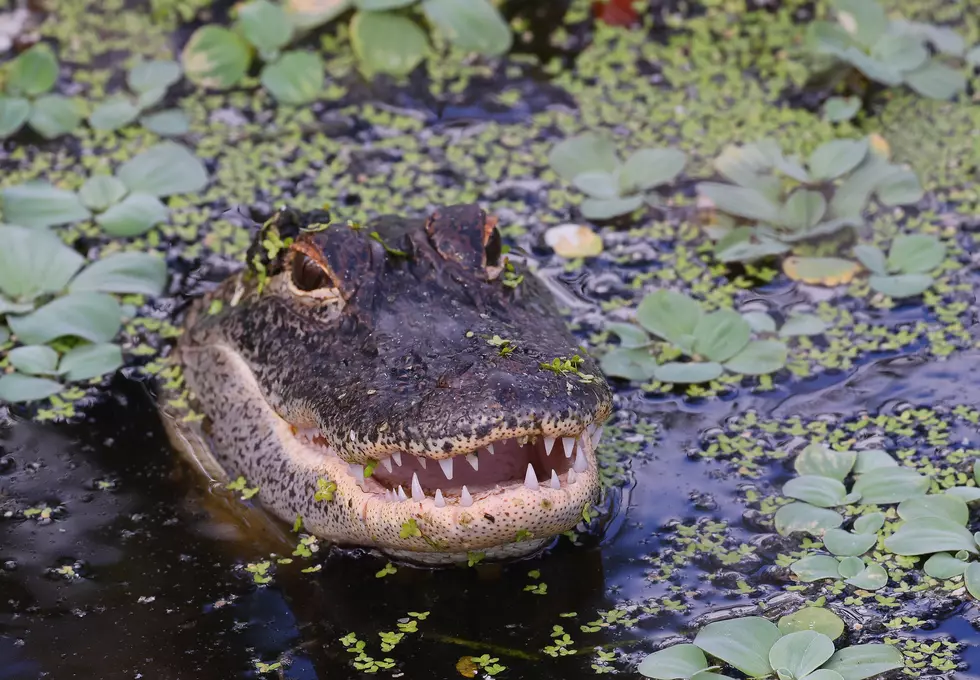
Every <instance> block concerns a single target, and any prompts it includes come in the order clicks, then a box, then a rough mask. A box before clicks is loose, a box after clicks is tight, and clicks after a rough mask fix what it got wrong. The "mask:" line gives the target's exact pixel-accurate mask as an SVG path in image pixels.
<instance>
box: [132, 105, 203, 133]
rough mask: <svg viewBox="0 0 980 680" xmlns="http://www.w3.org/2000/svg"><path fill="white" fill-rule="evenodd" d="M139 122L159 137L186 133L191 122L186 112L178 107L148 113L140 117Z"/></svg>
mask: <svg viewBox="0 0 980 680" xmlns="http://www.w3.org/2000/svg"><path fill="white" fill-rule="evenodd" d="M140 124H141V125H142V126H143V127H145V128H146V129H147V130H149V131H150V132H154V133H156V134H158V135H160V136H161V137H176V136H179V135H184V134H187V132H188V131H189V130H190V128H191V122H190V120H189V119H188V118H187V114H186V113H184V112H183V111H181V110H180V109H167V110H166V111H159V112H157V113H149V114H147V115H145V116H143V117H142V118H140Z"/></svg>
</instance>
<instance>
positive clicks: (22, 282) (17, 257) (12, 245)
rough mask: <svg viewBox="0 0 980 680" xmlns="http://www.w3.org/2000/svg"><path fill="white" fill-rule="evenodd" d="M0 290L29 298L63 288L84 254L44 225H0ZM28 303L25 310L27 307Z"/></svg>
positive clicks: (21, 298)
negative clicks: (41, 226) (42, 226)
mask: <svg viewBox="0 0 980 680" xmlns="http://www.w3.org/2000/svg"><path fill="white" fill-rule="evenodd" d="M0 243H2V244H3V247H2V248H0V292H2V293H3V294H4V295H5V296H7V297H9V298H11V299H12V300H25V301H28V302H29V301H31V300H33V299H34V298H36V297H39V296H41V295H44V294H47V293H56V292H58V291H60V290H61V289H62V288H64V287H65V286H66V285H67V284H68V281H69V280H71V277H72V276H74V275H75V272H77V271H78V270H79V269H80V268H81V266H82V264H83V263H84V262H85V258H83V257H82V256H81V255H79V254H78V253H76V252H75V251H74V250H72V249H71V248H69V247H68V246H66V245H65V244H64V243H62V241H61V239H60V238H58V237H57V236H55V235H54V234H53V233H51V232H50V231H47V230H43V229H29V228H25V227H14V226H0ZM31 309H33V305H28V308H27V309H26V310H24V311H30V310H31Z"/></svg>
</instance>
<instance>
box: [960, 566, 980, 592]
mask: <svg viewBox="0 0 980 680" xmlns="http://www.w3.org/2000/svg"><path fill="white" fill-rule="evenodd" d="M963 581H964V583H965V584H966V590H967V592H969V593H970V595H972V596H973V598H974V599H977V600H980V563H978V562H971V563H970V564H968V565H966V570H965V571H964V572H963Z"/></svg>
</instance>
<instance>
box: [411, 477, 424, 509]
mask: <svg viewBox="0 0 980 680" xmlns="http://www.w3.org/2000/svg"><path fill="white" fill-rule="evenodd" d="M412 500H413V501H416V502H418V503H421V502H422V501H424V500H425V494H424V493H423V492H422V485H421V484H419V474H418V473H417V472H413V473H412Z"/></svg>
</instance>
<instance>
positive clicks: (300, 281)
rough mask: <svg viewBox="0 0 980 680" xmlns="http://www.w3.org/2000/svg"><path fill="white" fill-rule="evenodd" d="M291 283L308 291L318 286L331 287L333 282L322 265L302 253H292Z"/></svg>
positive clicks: (316, 288)
mask: <svg viewBox="0 0 980 680" xmlns="http://www.w3.org/2000/svg"><path fill="white" fill-rule="evenodd" d="M292 274H293V285H294V286H296V288H298V289H299V290H302V291H305V292H310V291H314V290H318V289H320V288H332V287H333V282H332V281H331V280H330V277H329V276H327V273H326V272H325V271H323V267H321V266H320V265H318V264H317V263H316V262H315V261H314V260H313V259H312V258H310V257H307V256H306V255H304V254H303V253H295V254H294V255H293V270H292Z"/></svg>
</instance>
